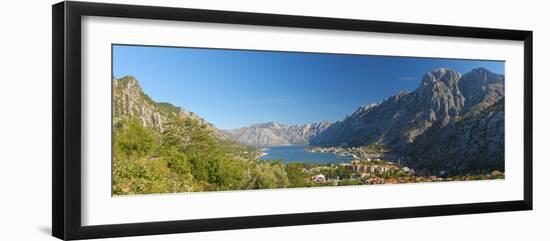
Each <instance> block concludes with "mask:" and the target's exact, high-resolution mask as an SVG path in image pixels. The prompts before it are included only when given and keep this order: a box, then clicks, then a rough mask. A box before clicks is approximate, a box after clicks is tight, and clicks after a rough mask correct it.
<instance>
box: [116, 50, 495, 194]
mask: <svg viewBox="0 0 550 241" xmlns="http://www.w3.org/2000/svg"><path fill="white" fill-rule="evenodd" d="M504 70H505V62H504V61H497V60H469V59H447V58H426V57H401V56H379V55H358V54H336V53H306V52H283V51H265V50H233V49H212V48H188V47H162V46H141V45H116V44H115V45H112V77H111V82H112V195H115V196H117V195H138V194H161V193H188V192H210V191H239V190H258V189H278V188H307V187H337V186H350V185H385V184H403V183H427V182H438V183H443V182H451V181H479V180H495V179H504V178H505V165H504V163H505V161H504V104H505V98H504V93H505V91H504V82H505V76H504V73H505V71H504Z"/></svg>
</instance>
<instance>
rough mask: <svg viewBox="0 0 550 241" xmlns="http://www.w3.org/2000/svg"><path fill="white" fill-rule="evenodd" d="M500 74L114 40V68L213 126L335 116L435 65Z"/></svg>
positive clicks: (497, 68) (398, 60)
mask: <svg viewBox="0 0 550 241" xmlns="http://www.w3.org/2000/svg"><path fill="white" fill-rule="evenodd" d="M440 67H445V68H452V69H455V70H457V71H459V72H461V73H466V72H468V71H470V70H472V69H474V68H477V67H483V68H486V69H488V70H490V71H493V72H495V73H499V74H504V62H500V61H475V60H454V59H436V58H411V57H387V56H368V55H344V54H316V53H297V52H273V51H243V50H220V49H195V48H173V47H149V46H123V45H114V46H113V75H114V76H115V77H116V78H120V77H123V76H126V75H131V76H134V77H135V78H136V79H137V80H139V82H140V83H141V86H142V87H143V89H144V91H145V92H146V93H147V94H148V95H149V96H150V97H151V98H153V99H154V100H155V101H157V102H169V103H172V104H174V105H176V106H180V107H183V108H185V109H187V110H189V111H193V112H195V113H197V114H198V115H200V116H201V117H203V118H204V119H205V120H206V121H208V122H210V123H212V124H214V125H216V127H218V128H220V129H232V128H238V127H243V126H249V125H251V124H255V123H263V122H270V121H275V122H278V123H283V124H305V123H312V122H319V121H323V120H328V121H336V120H339V119H342V118H344V117H345V116H346V115H348V114H351V113H352V112H353V111H355V110H356V109H357V108H358V107H359V106H361V105H366V104H370V103H374V102H378V101H381V100H384V99H386V98H387V97H389V96H391V95H394V94H397V93H398V92H399V91H403V90H405V91H412V90H414V89H415V88H416V87H417V86H418V85H419V83H420V80H421V78H422V76H423V75H424V73H426V72H428V71H431V70H433V69H435V68H440Z"/></svg>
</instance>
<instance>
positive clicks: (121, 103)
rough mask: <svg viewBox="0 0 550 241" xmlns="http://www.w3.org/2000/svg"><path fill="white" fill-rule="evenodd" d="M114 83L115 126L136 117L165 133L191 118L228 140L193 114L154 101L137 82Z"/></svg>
mask: <svg viewBox="0 0 550 241" xmlns="http://www.w3.org/2000/svg"><path fill="white" fill-rule="evenodd" d="M112 84H113V122H114V124H115V125H116V124H117V123H119V122H120V121H121V120H122V119H123V118H128V117H130V118H137V119H139V120H140V121H141V123H142V125H143V126H144V127H147V128H152V129H155V130H157V131H159V132H164V131H165V130H166V128H167V126H169V125H171V123H172V122H173V121H174V120H175V119H180V120H181V119H191V120H195V121H197V122H198V123H200V125H201V126H203V127H204V128H205V129H207V130H208V131H210V132H212V134H213V135H215V136H216V137H220V138H228V136H227V134H225V133H224V132H222V131H219V130H218V129H217V128H215V127H214V126H213V125H212V124H210V123H208V122H206V121H205V120H204V119H202V118H201V117H199V116H198V115H197V114H195V113H194V112H190V111H187V110H185V109H183V108H181V107H177V106H174V105H172V104H170V103H164V102H155V101H153V100H152V99H151V98H150V97H149V96H148V95H147V94H145V92H144V91H143V89H142V87H141V86H140V84H139V81H138V80H136V79H135V78H134V77H132V76H125V77H122V78H120V79H115V78H113V79H112Z"/></svg>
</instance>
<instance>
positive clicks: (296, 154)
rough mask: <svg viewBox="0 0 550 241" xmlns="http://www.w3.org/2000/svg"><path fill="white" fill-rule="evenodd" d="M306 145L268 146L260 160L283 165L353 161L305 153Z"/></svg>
mask: <svg viewBox="0 0 550 241" xmlns="http://www.w3.org/2000/svg"><path fill="white" fill-rule="evenodd" d="M305 147H307V146H306V145H293V146H270V147H265V148H266V149H267V150H266V151H265V152H266V155H265V156H263V157H262V158H261V159H262V160H270V161H272V160H281V161H282V162H284V163H288V162H307V163H319V164H327V163H341V162H349V161H351V160H352V159H353V157H351V156H340V155H336V154H334V153H327V152H324V153H321V152H307V151H305V150H304V148H305Z"/></svg>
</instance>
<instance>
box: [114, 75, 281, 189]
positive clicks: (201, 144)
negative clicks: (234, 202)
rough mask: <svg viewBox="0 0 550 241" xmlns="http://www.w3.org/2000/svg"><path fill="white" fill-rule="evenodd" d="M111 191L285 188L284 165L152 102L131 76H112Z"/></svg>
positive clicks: (195, 119)
mask: <svg viewBox="0 0 550 241" xmlns="http://www.w3.org/2000/svg"><path fill="white" fill-rule="evenodd" d="M113 88H114V91H113V93H114V98H113V105H114V106H113V110H114V113H113V114H114V118H113V120H114V121H113V194H114V195H125V194H148V193H172V192H195V191H214V190H216V191H218V190H239V189H263V188H278V187H287V186H288V185H289V179H288V177H287V174H286V171H285V167H284V166H283V165H282V164H281V163H278V162H265V161H259V160H258V155H259V152H258V150H257V149H255V148H251V147H248V146H245V145H241V144H238V143H236V142H233V141H231V140H229V139H228V138H225V137H223V135H221V134H219V133H217V130H216V129H215V128H214V127H212V126H211V125H210V124H208V123H206V122H205V121H204V120H202V119H200V118H199V117H197V116H196V115H194V114H192V113H191V112H187V111H185V110H183V109H181V108H179V107H174V106H173V105H171V104H167V103H156V102H155V101H153V100H152V99H151V98H149V97H148V96H147V95H145V93H143V91H142V89H141V87H140V86H139V84H138V82H137V80H135V79H134V78H132V77H124V78H121V79H120V80H116V79H114V80H113Z"/></svg>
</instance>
